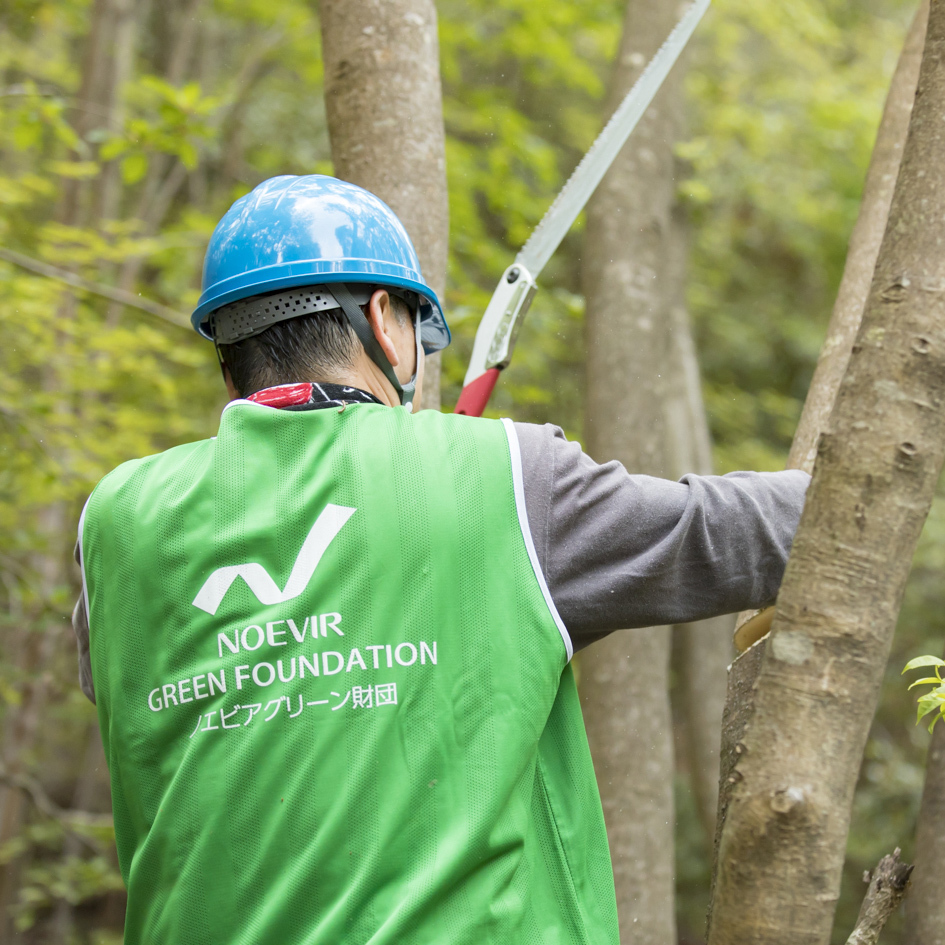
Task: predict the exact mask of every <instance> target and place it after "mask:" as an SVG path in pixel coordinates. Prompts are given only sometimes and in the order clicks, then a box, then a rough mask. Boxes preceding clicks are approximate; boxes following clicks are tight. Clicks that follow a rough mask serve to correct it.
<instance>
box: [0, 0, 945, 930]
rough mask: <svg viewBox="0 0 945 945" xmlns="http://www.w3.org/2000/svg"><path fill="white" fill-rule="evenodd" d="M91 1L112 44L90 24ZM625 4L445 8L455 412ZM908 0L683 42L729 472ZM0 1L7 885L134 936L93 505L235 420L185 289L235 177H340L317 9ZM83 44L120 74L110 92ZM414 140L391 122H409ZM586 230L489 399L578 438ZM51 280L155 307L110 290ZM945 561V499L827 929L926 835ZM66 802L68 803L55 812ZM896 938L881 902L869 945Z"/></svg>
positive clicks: (720, 464) (726, 22)
mask: <svg viewBox="0 0 945 945" xmlns="http://www.w3.org/2000/svg"><path fill="white" fill-rule="evenodd" d="M103 4H105V5H106V6H107V7H108V10H109V12H110V17H109V19H108V22H107V29H106V32H107V35H100V36H95V35H92V31H94V30H95V29H96V28H98V29H102V28H103V27H102V24H101V22H100V20H101V17H98V18H97V17H96V16H95V15H94V14H95V10H96V9H100V8H101V6H102V5H103ZM624 6H625V4H624V3H623V2H622V0H582V2H581V3H575V2H573V0H545V2H544V3H542V4H536V3H534V2H529V0H463V2H459V0H440V2H438V3H437V10H438V14H439V36H440V58H441V70H442V79H443V95H444V117H445V123H446V134H447V143H446V149H447V151H446V153H447V176H448V186H449V212H450V258H449V276H448V286H447V291H446V306H445V307H446V309H447V313H448V317H449V319H450V322H451V325H452V326H453V330H454V338H455V341H454V344H453V346H452V347H451V348H450V349H449V350H448V351H447V352H446V355H445V357H444V360H443V388H442V395H443V403H444V407H445V409H451V408H452V405H453V404H454V403H455V401H456V398H457V396H458V394H459V389H460V385H461V381H462V377H463V374H464V371H465V365H466V362H467V359H468V356H469V353H470V350H471V345H472V338H473V335H474V333H475V328H476V325H477V323H478V318H479V316H480V314H481V313H482V311H483V310H484V307H485V304H486V302H487V300H488V298H489V295H490V293H491V290H492V288H493V286H494V284H495V281H496V279H497V278H498V276H499V275H500V273H501V272H502V270H503V269H504V268H505V266H506V265H508V263H509V262H510V261H511V258H512V256H513V255H514V253H515V251H516V250H517V249H518V247H519V246H520V245H521V243H522V242H523V241H524V239H525V238H526V237H527V235H528V233H529V232H530V230H531V228H532V227H533V226H534V225H535V224H536V223H537V222H538V220H539V219H540V218H541V215H542V214H543V213H544V211H545V209H546V208H547V206H548V204H549V203H550V201H551V199H552V198H553V196H554V194H555V193H556V192H557V190H558V188H559V187H560V185H561V184H562V183H563V181H564V180H565V179H566V178H567V175H568V174H569V173H570V171H571V169H572V168H573V167H574V165H575V164H576V162H577V160H578V159H579V158H580V156H581V154H582V153H583V152H584V150H585V149H586V148H587V146H588V145H589V144H590V142H591V141H592V140H593V138H594V136H595V135H596V133H597V132H598V131H599V129H600V126H601V123H602V120H603V118H604V115H603V113H602V112H603V106H602V102H603V99H604V95H605V90H606V86H607V82H608V78H609V75H610V72H611V69H612V64H613V60H614V56H615V54H616V50H617V45H618V42H619V40H620V30H621V23H622V19H623V12H624ZM914 7H915V5H914V3H911V2H905V0H866V2H856V3H854V2H852V0H783V2H780V3H778V4H764V3H762V4H759V3H756V2H750V0H715V3H714V4H713V7H712V9H711V10H710V12H709V14H708V15H707V18H706V20H705V22H704V23H703V25H702V27H700V30H699V32H698V34H697V36H696V39H695V40H694V42H693V46H692V49H691V52H690V53H689V54H688V62H687V73H686V80H685V83H686V84H685V96H686V116H685V127H686V129H687V130H686V132H685V133H684V134H683V136H682V139H681V140H680V142H679V144H678V145H677V148H676V155H677V158H676V160H677V174H676V180H677V199H678V209H679V212H680V214H681V215H682V217H683V218H684V219H685V220H686V221H687V225H688V228H689V232H690V243H691V247H690V262H689V272H688V280H687V301H688V308H689V313H690V317H691V319H692V324H693V329H694V333H695V339H696V346H697V349H698V354H699V360H700V365H701V369H702V377H703V393H704V397H705V401H706V406H707V409H708V414H709V420H710V425H711V431H712V436H713V444H714V458H715V464H716V468H717V471H719V472H727V471H730V470H733V469H742V468H752V469H772V470H773V469H779V468H783V466H784V462H785V459H786V456H787V451H788V448H789V446H790V442H791V437H792V435H793V432H794V428H795V426H796V423H797V419H798V416H799V414H800V408H801V405H802V403H803V400H804V397H805V394H806V391H807V386H808V383H809V381H810V377H811V373H812V371H813V366H814V363H815V361H816V358H817V354H818V351H819V349H820V346H821V344H822V341H823V337H824V332H825V329H826V324H827V320H828V317H829V314H830V310H831V306H832V304H833V300H834V297H835V295H836V289H837V285H838V283H839V280H840V275H841V272H842V269H843V263H844V258H845V255H846V249H847V241H848V238H849V234H850V230H851V229H852V226H853V223H854V221H855V219H856V214H857V210H858V207H859V199H860V195H861V191H862V185H863V179H864V176H865V171H866V166H867V163H868V161H869V156H870V151H871V149H872V145H873V141H874V138H875V133H876V128H877V125H878V122H879V117H880V113H881V110H882V105H883V100H884V97H885V94H886V91H887V88H888V84H889V78H890V75H891V73H892V70H893V68H894V66H895V63H896V59H897V57H898V54H899V50H900V47H901V44H902V38H903V35H904V32H905V29H906V26H907V24H908V21H909V19H910V17H911V15H912V13H913V12H914ZM2 16H3V19H2V20H0V70H2V80H0V154H2V159H0V332H2V338H3V344H2V347H0V597H2V600H3V613H2V616H0V620H2V627H0V648H2V662H0V716H2V744H3V768H2V771H0V774H2V784H5V785H6V786H7V790H6V791H5V792H4V797H3V804H2V805H0V841H2V845H0V868H2V873H0V908H2V909H3V910H11V916H12V919H13V922H14V925H15V928H16V929H17V930H18V931H17V932H16V939H18V940H21V941H24V942H34V941H35V942H40V941H43V942H46V941H49V942H61V943H67V942H73V941H75V942H83V943H85V942H89V943H99V945H106V943H111V942H118V941H120V940H121V932H120V930H121V916H122V893H121V881H120V878H119V877H118V875H117V871H116V866H115V859H114V854H113V850H112V841H111V835H110V828H109V826H108V824H109V819H108V811H109V801H108V783H107V771H106V769H105V765H104V760H103V759H102V757H101V748H100V743H99V736H98V731H97V720H96V717H95V713H94V709H93V707H92V706H91V705H90V704H88V703H87V702H86V700H85V698H84V697H83V696H82V694H81V692H80V691H79V689H78V686H77V683H76V667H75V646H74V643H73V640H72V634H71V628H70V625H69V613H70V611H71V607H72V604H73V602H74V599H75V596H76V593H77V589H78V573H77V569H76V568H75V567H74V565H72V563H71V551H72V543H73V541H74V534H75V526H76V523H77V521H78V515H79V512H80V510H81V507H82V504H83V502H84V501H85V498H86V497H87V495H88V493H89V492H90V491H91V489H92V487H93V486H94V484H95V482H96V481H97V480H98V479H99V478H100V477H101V476H102V475H103V474H104V473H105V472H107V471H108V470H109V469H111V468H113V467H114V466H115V465H117V464H118V463H120V462H122V461H124V460H126V459H129V458H131V457H134V456H139V455H143V454H147V453H152V452H155V451H157V450H160V449H164V448H166V447H169V446H172V445H175V444H177V443H181V442H186V441H189V440H193V439H197V438H202V437H206V436H209V435H212V434H213V433H214V432H215V430H216V425H217V421H218V416H219V411H220V409H221V407H222V405H223V403H224V400H225V394H224V391H223V388H222V384H221V383H220V379H219V373H218V369H217V367H216V364H215V361H214V356H213V351H212V348H211V347H210V346H209V345H208V344H206V342H203V341H202V340H200V339H199V338H197V336H196V335H194V334H193V333H192V332H191V331H190V330H189V329H188V328H186V327H184V328H182V327H180V325H176V324H169V323H168V322H169V321H171V322H173V321H174V320H175V319H180V316H181V315H186V313H188V312H189V311H190V310H191V308H192V307H193V305H194V303H195V301H196V298H197V295H198V294H199V279H200V265H201V261H202V255H203V249H204V247H205V245H206V241H207V239H208V237H209V235H210V232H211V230H212V229H213V226H214V224H215V223H216V221H217V220H218V219H219V217H220V216H221V215H222V213H223V212H224V211H225V210H226V208H227V207H228V206H229V204H230V203H231V202H232V201H233V200H234V199H236V198H237V197H239V196H241V195H242V194H244V193H246V192H247V191H248V190H250V189H251V188H252V187H253V186H254V185H255V184H256V183H258V182H259V181H260V180H262V179H264V178H266V177H269V176H272V175H275V174H282V173H312V172H320V173H331V171H332V165H331V160H330V148H329V141H328V134H327V127H326V118H325V109H324V102H323V95H322V90H323V73H322V61H321V53H320V36H319V23H318V19H317V5H316V4H315V3H313V2H303V0H281V2H279V3H266V2H262V0H162V2H161V3H151V4H142V3H132V2H130V0H98V2H97V3H93V0H52V2H45V0H9V2H8V3H7V4H6V5H5V12H4V13H3V14H2ZM96 24H97V25H96ZM96 43H99V44H101V48H100V49H99V55H100V58H101V67H100V74H99V75H98V76H97V78H96V79H95V82H97V83H98V85H97V89H98V90H99V92H100V93H101V94H98V93H96V95H94V96H90V95H89V94H88V93H89V89H88V88H87V87H84V86H83V82H85V83H86V86H87V85H88V82H89V81H90V80H89V75H90V69H89V68H88V58H87V57H88V56H89V55H90V50H93V49H95V48H96V46H95V44H96ZM102 50H106V51H104V52H103V51H102ZM91 71H92V72H94V71H95V70H91ZM409 134H410V129H409V128H396V127H392V128H391V129H390V146H391V147H392V148H396V147H397V144H398V140H399V139H401V138H402V137H403V136H406V135H409ZM582 245H583V244H582V226H581V224H580V223H579V225H578V226H577V227H575V229H574V231H573V232H572V233H571V234H570V235H569V237H568V238H567V239H566V241H565V243H564V245H563V246H562V247H561V249H560V250H559V252H558V254H557V255H556V256H555V258H554V259H553V260H552V263H551V264H550V265H549V267H548V269H547V270H546V272H545V273H544V274H543V276H542V280H541V282H542V289H541V292H540V293H539V295H538V296H537V298H536V301H535V303H534V306H533V308H532V311H531V312H530V314H529V317H528V320H527V322H526V324H525V327H524V329H523V331H522V334H521V337H520V340H519V345H518V349H517V355H516V359H515V361H514V363H513V365H512V367H511V368H510V369H509V370H508V371H506V372H505V373H504V375H503V377H502V380H501V382H500V385H499V388H498V389H497V392H496V395H495V397H494V399H493V402H492V406H491V408H490V410H489V414H490V415H492V416H512V417H514V418H516V419H520V420H529V421H535V422H545V421H550V422H554V423H557V424H560V425H561V426H563V427H564V428H565V430H566V432H567V433H568V434H569V436H571V437H573V438H576V439H581V437H582V432H583V431H582V418H583V416H584V357H583V346H584V335H583V314H584V307H583V297H582V294H581V288H580V287H581V279H580V261H581V253H582ZM50 267H52V268H50ZM69 274H71V276H70V275H69ZM64 276H65V277H66V278H74V277H78V278H79V279H81V280H84V283H85V285H86V287H88V286H89V285H90V284H95V285H99V286H102V285H104V286H110V287H113V288H115V287H117V288H118V289H120V290H122V291H125V292H130V293H133V294H134V296H135V297H138V294H139V293H140V299H144V300H151V301H152V302H153V303H155V304H154V305H152V306H151V308H152V311H151V312H150V313H148V312H144V311H141V310H138V309H135V308H132V307H128V306H124V305H121V304H120V303H118V302H116V301H114V300H109V299H107V298H103V297H102V296H101V295H99V294H97V293H96V292H94V291H87V289H76V288H75V287H74V286H73V287H70V286H68V285H67V284H66V283H65V282H64V281H63V277H64ZM140 299H139V301H140ZM598 458H604V457H598ZM943 566H945V505H943V504H942V503H936V504H935V505H934V506H933V510H932V514H931V516H930V518H929V520H928V522H927V525H926V528H925V532H924V533H923V538H922V541H921V543H920V547H919V550H918V552H917V556H916V561H915V566H914V569H913V574H912V578H911V581H910V585H909V589H908V592H907V596H906V603H905V606H904V609H903V612H902V615H901V618H900V624H899V630H898V633H897V637H896V641H895V644H894V648H893V653H892V656H891V659H890V663H889V670H888V673H887V677H888V678H887V682H886V684H885V686H884V690H883V695H882V700H881V705H880V709H879V712H878V714H877V717H876V720H875V722H874V725H873V729H872V732H871V736H870V740H869V743H868V747H867V753H866V762H865V764H864V766H863V769H862V772H861V777H860V782H859V786H858V789H857V794H856V801H855V808H854V816H853V824H852V830H851V834H850V841H849V847H848V858H847V866H846V873H845V881H844V886H843V894H842V898H841V903H840V907H839V913H838V921H837V928H838V930H844V929H847V930H848V929H849V928H851V927H852V926H853V920H854V918H855V914H856V910H857V908H858V906H859V902H860V899H861V897H862V893H863V888H864V887H863V886H862V880H861V875H862V872H863V871H864V870H865V869H869V868H872V866H874V865H875V863H876V861H877V859H878V858H879V857H880V856H881V855H882V854H883V853H886V852H889V851H890V850H891V849H892V848H893V847H895V846H897V845H898V846H902V847H903V850H904V854H905V856H906V858H909V856H910V854H911V849H910V847H911V843H912V837H913V835H914V832H915V819H916V813H917V810H918V803H919V796H920V793H921V789H922V780H923V765H924V757H925V752H926V750H927V746H928V735H927V733H926V732H925V729H924V728H922V727H918V728H917V727H915V726H914V724H913V719H914V715H913V701H912V699H911V698H910V696H909V695H908V694H907V693H906V692H905V686H904V684H903V683H902V682H901V680H900V678H899V669H900V668H901V667H902V665H903V664H904V663H905V662H906V661H907V660H908V659H909V658H911V657H912V656H915V655H917V654H919V653H938V652H939V651H940V649H941V639H942V636H943V630H945V626H943V624H945V606H943V604H945V600H943V598H945V590H943V589H942V586H941V574H942V573H943ZM674 685H675V686H676V687H677V688H678V687H680V686H698V680H691V679H689V680H683V679H682V677H680V676H678V675H676V676H674ZM677 701H678V700H677ZM677 769H678V773H677V777H676V814H677V827H676V836H677V862H676V874H677V875H676V883H677V890H678V900H677V901H678V924H679V934H680V940H681V941H683V942H689V943H695V942H699V941H701V940H702V939H701V934H702V927H703V917H704V913H705V906H706V903H707V900H708V881H709V851H708V846H707V842H706V839H705V836H704V831H703V830H702V828H701V827H700V824H699V820H698V816H697V813H696V809H695V804H694V802H693V799H692V797H691V792H690V787H689V779H688V777H687V757H686V751H685V746H684V742H683V740H682V739H681V738H680V739H679V740H678V742H677ZM11 785H15V786H13V787H11ZM60 809H64V810H67V811H71V812H73V813H70V814H68V815H65V816H50V814H59V813H60ZM75 812H84V813H75ZM840 934H841V932H838V935H840ZM899 935H900V923H899V921H898V919H897V918H895V917H894V919H893V921H892V922H891V923H890V925H889V926H888V927H887V930H886V932H885V937H884V939H883V941H886V942H889V943H892V942H897V941H899V937H898V936H899Z"/></svg>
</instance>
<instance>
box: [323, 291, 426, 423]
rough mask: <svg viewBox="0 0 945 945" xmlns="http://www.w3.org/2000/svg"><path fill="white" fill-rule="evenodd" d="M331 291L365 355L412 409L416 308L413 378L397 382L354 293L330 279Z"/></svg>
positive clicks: (419, 345)
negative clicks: (403, 382) (404, 382)
mask: <svg viewBox="0 0 945 945" xmlns="http://www.w3.org/2000/svg"><path fill="white" fill-rule="evenodd" d="M331 294H332V295H333V296H334V297H335V300H336V301H337V302H338V304H339V305H340V306H341V309H342V311H343V312H344V313H345V317H346V318H347V319H348V323H349V324H350V325H351V327H352V328H353V329H354V333H355V334H356V335H357V336H358V340H359V341H360V342H361V345H362V346H363V348H364V350H365V352H367V356H368V357H369V358H370V359H371V360H372V361H373V362H374V363H375V364H376V365H377V366H378V367H379V368H380V369H381V371H383V372H384V377H386V378H387V380H389V381H390V383H391V386H392V387H393V388H394V390H395V391H397V396H398V397H399V398H400V402H401V404H402V405H403V406H404V407H406V408H407V410H408V412H409V411H411V410H413V398H414V394H416V392H417V372H418V371H419V370H420V358H421V357H422V356H423V355H422V345H423V343H422V341H421V340H420V309H419V307H418V308H417V311H416V313H415V314H414V325H413V333H414V337H415V339H416V343H417V361H416V366H415V368H414V372H413V377H411V378H410V380H409V381H407V383H406V384H401V383H400V380H399V379H398V377H397V375H396V374H395V373H394V366H393V365H392V364H391V363H390V361H389V360H388V359H387V355H386V354H384V350H383V348H381V346H380V345H379V344H378V343H377V339H376V338H375V337H374V332H373V330H372V329H371V325H370V322H368V320H367V319H366V318H365V317H364V312H362V311H361V306H360V305H358V303H357V302H355V300H354V296H353V295H352V294H351V292H350V291H349V289H348V287H347V286H346V285H344V284H343V283H341V282H334V283H332V285H331Z"/></svg>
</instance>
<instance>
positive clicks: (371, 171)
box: [320, 0, 449, 409]
mask: <svg viewBox="0 0 945 945" xmlns="http://www.w3.org/2000/svg"><path fill="white" fill-rule="evenodd" d="M320 12H321V26H322V55H323V57H324V60H325V106H326V110H327V115H328V133H329V137H330V139H331V156H332V161H333V163H334V168H335V174H337V175H338V177H340V178H342V179H344V180H348V181H351V182H352V183H355V184H358V185H359V186H361V187H364V188H365V189H366V190H369V191H371V193H374V194H377V196H378V197H380V198H381V199H382V200H384V201H385V202H386V203H387V204H388V205H389V206H390V207H391V209H392V210H393V211H394V213H396V214H397V216H398V217H400V219H401V221H402V222H403V224H404V226H405V227H406V228H407V232H408V233H409V234H410V238H411V239H412V240H413V244H414V246H415V247H416V250H417V255H418V256H419V257H420V267H421V270H422V271H423V274H424V276H425V278H426V279H427V281H428V282H429V284H430V285H431V286H432V288H433V290H434V291H435V292H436V294H437V295H438V296H439V297H440V299H441V301H442V298H443V291H444V289H445V286H446V262H447V252H448V239H449V206H448V203H447V191H446V149H445V134H444V130H443V102H442V93H441V88H440V57H439V42H438V39H437V18H436V7H435V5H434V3H433V0H321V5H320ZM421 406H422V407H424V408H433V409H439V407H440V359H439V356H433V357H430V358H427V362H426V374H425V379H424V390H423V403H422V405H421Z"/></svg>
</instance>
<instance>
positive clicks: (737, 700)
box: [713, 0, 928, 888]
mask: <svg viewBox="0 0 945 945" xmlns="http://www.w3.org/2000/svg"><path fill="white" fill-rule="evenodd" d="M927 19H928V2H927V0H925V2H924V3H922V4H921V5H920V7H919V10H918V11H917V13H916V15H915V18H914V20H913V23H912V27H911V28H910V30H909V34H908V35H907V37H906V41H905V44H904V46H903V50H902V53H901V54H900V57H899V62H898V64H897V66H896V71H895V74H894V75H893V78H892V82H891V84H890V88H889V94H888V95H887V98H886V105H885V108H884V109H883V116H882V119H881V121H880V125H879V130H878V132H877V135H876V144H875V146H874V149H873V154H872V157H871V159H870V166H869V170H868V171H867V175H866V181H865V183H864V188H863V200H862V203H861V206H860V213H859V216H858V218H857V222H856V225H855V227H854V229H853V232H852V234H851V237H850V246H849V249H848V252H847V260H846V264H845V266H844V271H843V277H842V279H841V281H840V288H839V290H838V292H837V299H836V303H835V305H834V310H833V315H832V316H831V319H830V325H829V327H828V329H827V339H826V341H825V342H824V346H823V351H822V353H821V356H820V359H819V360H818V364H817V369H816V371H815V372H814V377H813V379H812V381H811V387H810V391H809V393H808V395H807V402H806V403H805V407H804V411H803V413H802V416H801V420H800V423H799V424H798V428H797V432H796V433H795V435H794V443H793V445H792V447H791V453H790V457H789V459H788V468H800V469H803V470H805V471H806V472H808V473H809V472H811V471H812V469H813V464H814V454H813V452H812V451H813V450H814V449H815V447H816V443H817V440H818V437H819V436H820V434H821V431H822V430H823V428H824V427H825V425H826V422H827V418H828V417H829V414H830V410H831V409H832V407H833V403H834V400H835V399H836V396H837V389H838V388H839V386H840V381H841V378H842V376H843V372H844V371H845V370H846V366H847V364H848V362H849V359H850V350H851V348H852V346H853V339H854V337H855V335H856V332H857V330H858V329H859V326H860V320H861V318H862V314H863V306H864V305H865V303H866V297H867V295H868V293H869V287H870V280H871V279H872V274H873V268H875V262H876V258H877V257H878V255H879V247H880V243H881V242H882V239H883V232H884V230H885V227H886V220H887V218H888V216H889V206H890V204H891V202H892V191H893V188H894V185H895V182H896V178H897V176H898V174H899V164H900V160H901V157H902V149H903V145H904V143H905V139H906V132H907V130H908V127H909V117H910V115H911V114H912V103H913V101H914V99H915V87H916V83H917V81H918V77H919V63H920V61H921V58H922V45H923V41H924V38H925V27H926V21H927ZM749 616H750V615H749V614H743V615H741V617H740V618H739V623H742V622H743V621H744V620H745V619H746V618H747V617H749ZM765 645H766V644H765V643H764V642H763V641H762V642H759V643H756V644H755V646H756V647H759V648H760V649H761V652H758V653H751V651H749V653H751V655H749V653H745V654H742V655H741V656H739V657H738V658H737V659H736V660H735V662H734V663H733V664H732V668H731V671H730V674H729V683H728V695H727V697H726V707H725V717H726V720H727V721H726V722H725V724H723V730H722V766H721V767H722V771H721V777H720V787H719V808H718V818H719V825H718V827H717V830H716V851H715V857H714V863H713V888H714V885H715V873H716V870H717V866H718V864H717V855H718V848H717V841H718V838H719V836H720V835H721V827H722V823H723V822H724V819H725V816H726V812H727V810H728V802H729V797H730V795H731V792H732V790H733V788H734V785H735V783H736V782H735V780H734V767H735V762H736V761H737V749H738V746H739V743H740V741H741V737H742V734H743V733H744V730H745V728H746V727H747V725H748V720H749V718H750V717H751V711H752V704H753V699H754V683H755V678H756V676H757V673H758V668H759V667H760V666H761V657H762V655H763V651H764V647H765Z"/></svg>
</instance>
